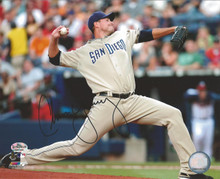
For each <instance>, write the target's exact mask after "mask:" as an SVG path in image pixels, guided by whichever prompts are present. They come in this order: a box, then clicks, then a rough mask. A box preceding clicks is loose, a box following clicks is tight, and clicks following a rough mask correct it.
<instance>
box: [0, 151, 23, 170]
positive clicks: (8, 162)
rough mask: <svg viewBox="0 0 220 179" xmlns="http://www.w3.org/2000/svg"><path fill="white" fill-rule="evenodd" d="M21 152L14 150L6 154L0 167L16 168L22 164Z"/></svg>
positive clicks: (0, 162)
mask: <svg viewBox="0 0 220 179" xmlns="http://www.w3.org/2000/svg"><path fill="white" fill-rule="evenodd" d="M20 154H21V153H19V152H13V151H12V152H10V153H9V154H6V155H5V156H4V157H3V158H2V159H1V161H0V168H15V167H18V166H20Z"/></svg>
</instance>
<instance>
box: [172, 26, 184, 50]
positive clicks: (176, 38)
mask: <svg viewBox="0 0 220 179" xmlns="http://www.w3.org/2000/svg"><path fill="white" fill-rule="evenodd" d="M187 35H188V30H187V28H186V27H185V26H177V28H176V30H175V32H174V34H173V36H172V38H171V40H170V42H171V44H172V46H173V49H174V50H180V49H181V48H182V47H183V44H184V42H185V41H186V39H187Z"/></svg>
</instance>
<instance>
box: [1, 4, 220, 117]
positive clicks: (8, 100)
mask: <svg viewBox="0 0 220 179" xmlns="http://www.w3.org/2000/svg"><path fill="white" fill-rule="evenodd" d="M207 7H208V8H207ZM97 10H102V11H104V12H105V13H109V12H115V13H116V19H115V20H114V23H115V29H116V30H126V29H152V28H162V27H170V26H178V25H184V26H186V27H187V28H188V30H189V35H188V39H187V41H186V42H185V45H184V47H183V49H181V51H178V52H177V51H175V50H174V49H173V48H172V45H171V44H170V38H171V35H170V36H166V37H164V38H162V39H159V40H155V41H151V42H148V43H141V44H136V45H134V48H133V55H132V60H133V65H134V72H135V75H136V77H140V76H143V75H146V72H148V71H155V70H163V69H171V70H173V71H177V70H182V71H186V70H197V69H219V68H220V42H219V41H220V1H207V0H178V1H176V0H164V1H153V0H104V1H102V0H40V1H39V0H13V1H8V0H0V24H1V25H0V74H1V76H0V113H1V114H3V113H4V114H7V113H10V112H12V111H15V110H18V111H19V112H20V113H21V116H22V117H23V118H32V119H33V120H37V118H38V116H40V118H42V119H48V120H49V119H50V118H51V117H50V115H48V114H49V113H50V111H49V110H50V109H49V106H48V102H46V99H45V98H41V94H42V93H43V94H47V95H48V96H50V97H52V98H54V99H57V98H58V95H59V92H58V91H57V89H56V88H55V87H56V86H60V85H62V80H60V79H62V78H63V73H64V70H65V71H66V69H64V68H63V67H55V66H53V65H52V64H50V63H49V59H48V52H47V49H48V45H49V39H50V34H51V32H52V31H53V30H54V29H55V28H56V27H58V26H59V25H64V26H66V27H68V28H69V35H68V37H65V38H60V39H59V48H60V50H61V51H70V50H74V49H76V48H79V47H80V46H82V45H83V44H85V43H86V42H87V41H88V40H90V39H92V38H93V36H92V33H91V32H90V30H89V29H88V27H87V20H88V18H89V16H90V15H91V14H92V13H93V12H94V11H97ZM70 71H71V69H70ZM57 79H59V82H60V83H61V84H57V83H58V80H57ZM55 82H56V83H55ZM39 108H41V109H42V110H41V113H40V114H39V113H38V109H39Z"/></svg>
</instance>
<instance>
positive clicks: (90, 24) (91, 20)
mask: <svg viewBox="0 0 220 179" xmlns="http://www.w3.org/2000/svg"><path fill="white" fill-rule="evenodd" d="M105 18H109V19H110V20H111V21H113V20H114V18H115V13H113V12H111V13H109V14H105V13H104V12H102V11H96V12H94V13H93V14H92V15H91V16H90V17H89V20H88V27H89V29H90V30H91V31H92V32H93V26H94V22H97V21H99V20H100V19H105Z"/></svg>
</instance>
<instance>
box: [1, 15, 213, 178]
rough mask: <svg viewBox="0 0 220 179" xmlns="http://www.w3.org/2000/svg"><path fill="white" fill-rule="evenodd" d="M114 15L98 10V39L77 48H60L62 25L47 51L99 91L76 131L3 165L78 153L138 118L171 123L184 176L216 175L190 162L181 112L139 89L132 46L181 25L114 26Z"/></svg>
mask: <svg viewBox="0 0 220 179" xmlns="http://www.w3.org/2000/svg"><path fill="white" fill-rule="evenodd" d="M114 17H115V14H114V13H110V14H107V15H106V14H104V13H103V12H101V11H97V12H94V13H93V14H92V15H91V16H90V18H89V20H88V27H89V29H90V30H91V31H92V33H93V35H94V37H95V39H92V40H90V41H88V42H87V43H86V44H85V45H84V46H82V47H80V48H78V49H76V50H74V51H70V52H61V51H60V50H59V49H58V39H59V38H60V36H61V35H60V32H59V31H60V29H61V28H62V27H63V26H59V27H57V28H56V29H55V30H54V31H53V33H52V35H51V39H50V45H49V50H48V55H49V57H50V62H51V63H52V64H54V65H61V66H65V67H70V68H74V69H77V70H78V71H79V72H80V73H81V74H82V75H83V76H84V77H85V79H86V81H87V83H88V85H89V87H90V88H91V89H92V92H93V93H94V94H96V95H95V97H94V99H93V105H92V106H91V109H90V112H89V113H88V117H87V118H86V119H85V122H84V124H83V125H82V127H81V129H80V130H79V132H78V134H77V136H76V137H74V138H73V139H72V140H67V141H61V142H56V143H53V144H51V145H49V146H45V147H43V148H39V149H33V150H31V149H26V150H24V151H22V152H19V153H15V154H14V153H13V157H10V155H11V154H7V155H6V156H5V157H3V159H2V162H1V163H2V165H4V166H8V165H9V163H10V162H11V161H13V160H19V161H20V162H21V164H22V165H33V164H42V163H47V162H53V161H59V160H62V159H65V158H67V157H69V156H78V155H81V154H83V153H84V152H86V151H88V150H89V149H90V148H91V147H92V146H94V145H95V144H96V143H97V142H98V140H99V139H100V138H101V137H102V136H103V135H104V134H106V133H107V132H109V131H110V130H112V129H113V128H115V127H118V126H121V125H124V124H127V123H130V122H133V123H137V124H144V125H147V124H149V125H157V126H166V127H167V130H168V135H169V137H170V140H171V141H172V144H173V145H174V148H175V150H176V152H177V154H178V156H179V159H180V165H181V169H180V174H179V178H197V177H198V175H199V177H200V179H202V178H207V179H211V178H212V177H208V176H206V175H203V174H195V173H194V172H192V171H191V170H190V168H189V166H188V159H189V157H190V155H191V154H193V153H194V152H196V149H195V147H194V145H193V143H192V140H191V138H190V135H189V133H188V130H187V128H186V126H185V124H184V122H183V119H182V115H181V112H180V111H179V110H178V109H176V108H174V107H172V106H169V105H167V104H164V103H162V102H160V101H157V100H154V99H151V98H148V97H145V96H140V95H137V94H135V78H134V73H133V67H132V59H131V55H132V47H133V45H134V44H135V43H141V42H147V41H151V40H154V39H158V38H161V37H163V36H166V35H168V34H171V33H174V32H175V33H176V29H178V27H169V28H155V29H151V30H127V31H115V30H114V24H113V20H114Z"/></svg>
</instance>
